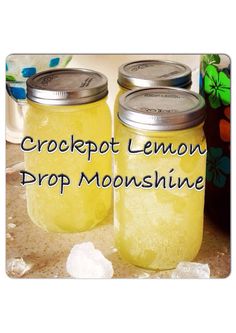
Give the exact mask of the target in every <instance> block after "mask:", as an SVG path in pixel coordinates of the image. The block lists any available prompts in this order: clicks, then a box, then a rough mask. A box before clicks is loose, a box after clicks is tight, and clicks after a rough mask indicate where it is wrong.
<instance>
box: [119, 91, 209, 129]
mask: <svg viewBox="0 0 236 333" xmlns="http://www.w3.org/2000/svg"><path fill="white" fill-rule="evenodd" d="M118 118H119V119H120V121H121V122H122V123H124V124H125V125H127V126H129V127H133V128H137V129H141V130H142V129H143V130H150V131H173V130H181V129H186V128H191V127H195V126H197V125H198V124H200V123H202V122H204V120H205V101H204V98H203V97H202V96H201V95H199V94H197V93H195V92H192V91H189V90H186V89H182V88H173V87H158V88H144V89H136V90H132V91H128V92H127V93H125V94H123V95H121V96H120V98H119V110H118Z"/></svg>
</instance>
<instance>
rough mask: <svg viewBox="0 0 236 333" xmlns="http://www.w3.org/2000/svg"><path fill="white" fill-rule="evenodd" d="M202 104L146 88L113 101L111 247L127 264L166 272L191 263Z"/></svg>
mask: <svg viewBox="0 0 236 333" xmlns="http://www.w3.org/2000/svg"><path fill="white" fill-rule="evenodd" d="M204 105H205V102H204V99H203V98H202V97H201V96H200V95H198V94H196V93H194V92H190V91H188V90H185V89H179V88H167V87H159V88H150V89H139V90H133V91H129V92H127V93H125V94H123V95H122V96H121V97H120V101H119V112H118V115H117V118H118V120H119V121H118V122H117V124H116V127H115V135H116V140H117V141H119V142H120V152H119V154H117V155H116V156H115V167H114V171H115V174H116V175H119V176H121V177H122V179H128V181H127V183H126V185H127V186H122V187H117V188H115V191H114V206H115V207H114V208H115V215H114V228H115V242H116V246H117V249H118V251H119V253H120V255H121V256H122V257H123V258H124V259H125V260H127V261H128V262H130V263H132V264H134V265H137V266H140V267H144V268H149V269H160V270H163V269H171V268H174V267H176V265H177V264H178V263H179V262H181V261H191V260H193V259H194V258H195V257H196V255H197V253H198V251H199V249H200V246H201V242H202V234H203V220H204V213H203V210H204V192H205V191H204V187H205V169H206V141H205V135H204V132H203V123H204V118H205V111H204Z"/></svg>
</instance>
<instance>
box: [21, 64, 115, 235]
mask: <svg viewBox="0 0 236 333" xmlns="http://www.w3.org/2000/svg"><path fill="white" fill-rule="evenodd" d="M107 93H108V90H107V79H106V77H105V76H104V75H103V74H101V73H98V72H95V71H92V70H87V69H58V70H51V71H46V72H41V73H38V74H36V75H34V76H32V77H31V78H29V79H28V81H27V97H28V103H29V107H28V110H27V113H26V117H25V124H24V139H23V141H22V144H21V147H22V149H23V150H24V158H25V170H26V171H27V172H28V174H27V175H26V176H25V178H26V183H25V184H26V196H27V208H28V214H29V216H30V218H31V220H32V221H33V222H34V223H35V224H37V225H38V226H40V227H41V228H43V229H45V230H47V231H54V232H79V231H84V230H88V229H91V228H92V227H94V226H95V225H97V224H98V223H100V222H101V221H103V220H104V218H105V217H106V216H107V215H108V213H109V211H110V208H111V204H112V191H111V189H101V188H98V187H97V186H96V185H95V184H90V185H88V184H86V183H83V184H82V185H81V186H79V179H80V175H81V173H82V172H84V173H85V174H86V176H87V177H91V176H92V175H93V174H94V173H95V172H98V173H99V174H101V175H105V174H109V173H111V154H110V153H109V152H108V153H106V154H105V153H104V154H93V156H92V157H91V156H90V157H89V158H88V148H89V147H90V150H92V151H94V150H95V147H96V146H97V147H98V146H99V145H100V144H101V143H102V142H103V141H109V140H110V139H111V115H110V110H109V108H108V105H107V103H106V96H107ZM91 147H92V148H91ZM34 177H35V178H34Z"/></svg>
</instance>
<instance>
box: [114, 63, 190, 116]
mask: <svg viewBox="0 0 236 333" xmlns="http://www.w3.org/2000/svg"><path fill="white" fill-rule="evenodd" d="M118 84H119V91H118V94H117V96H116V100H115V110H114V111H115V114H117V112H118V106H119V97H120V96H121V95H122V94H123V93H125V92H127V91H128V90H133V89H138V88H153V87H158V86H165V87H166V86H168V87H178V88H185V89H190V88H191V84H192V71H191V68H190V67H188V66H187V65H184V64H181V63H179V62H173V61H162V60H139V61H133V62H129V63H126V64H123V65H121V66H120V68H119V72H118Z"/></svg>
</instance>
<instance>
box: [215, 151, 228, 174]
mask: <svg viewBox="0 0 236 333" xmlns="http://www.w3.org/2000/svg"><path fill="white" fill-rule="evenodd" d="M217 168H218V169H219V170H221V171H223V172H224V173H225V174H227V175H228V174H229V173H230V160H229V158H228V156H223V157H222V158H221V159H219V161H218V162H217Z"/></svg>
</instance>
